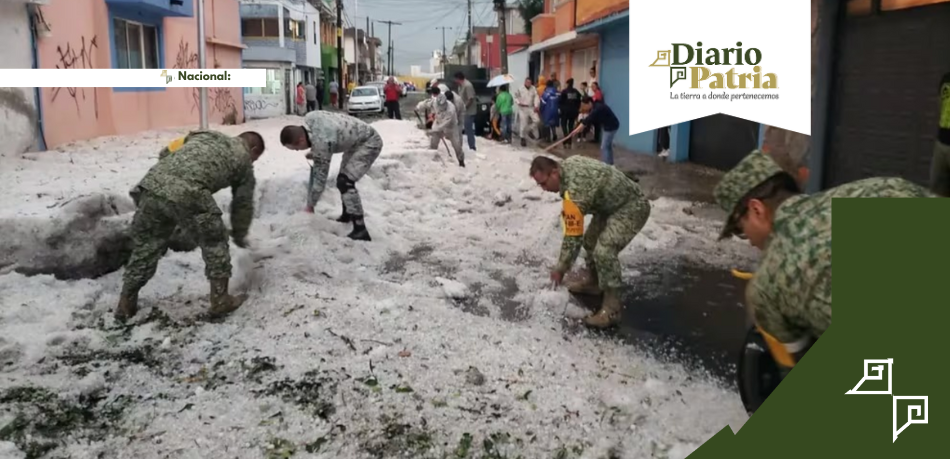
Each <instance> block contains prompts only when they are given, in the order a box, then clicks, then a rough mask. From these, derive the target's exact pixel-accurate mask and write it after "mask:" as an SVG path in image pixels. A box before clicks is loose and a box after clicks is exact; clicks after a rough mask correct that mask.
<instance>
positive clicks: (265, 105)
mask: <svg viewBox="0 0 950 459" xmlns="http://www.w3.org/2000/svg"><path fill="white" fill-rule="evenodd" d="M286 112H287V107H285V106H284V95H283V94H245V95H244V113H245V116H247V119H249V120H253V119H261V118H271V117H274V116H281V115H283V114H284V113H286Z"/></svg>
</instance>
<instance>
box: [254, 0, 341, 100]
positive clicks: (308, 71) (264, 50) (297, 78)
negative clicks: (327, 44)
mask: <svg viewBox="0 0 950 459" xmlns="http://www.w3.org/2000/svg"><path fill="white" fill-rule="evenodd" d="M240 14H241V35H242V39H243V42H244V44H245V45H246V46H247V49H245V50H244V56H243V58H244V67H245V68H256V69H266V70H267V85H266V86H265V87H263V88H245V89H244V94H245V99H246V101H247V105H248V107H247V108H248V114H247V115H248V118H252V119H253V118H267V117H270V116H276V115H279V114H284V113H293V110H294V106H295V102H294V99H295V97H296V94H295V91H294V89H295V87H296V86H297V83H304V84H306V83H316V82H317V80H318V79H319V78H321V76H322V74H323V68H322V65H321V61H322V56H321V54H322V52H321V51H322V50H321V41H320V32H321V28H320V12H319V10H318V9H317V8H316V7H315V6H313V5H312V4H311V3H310V2H306V1H303V0H242V2H241V7H240Z"/></svg>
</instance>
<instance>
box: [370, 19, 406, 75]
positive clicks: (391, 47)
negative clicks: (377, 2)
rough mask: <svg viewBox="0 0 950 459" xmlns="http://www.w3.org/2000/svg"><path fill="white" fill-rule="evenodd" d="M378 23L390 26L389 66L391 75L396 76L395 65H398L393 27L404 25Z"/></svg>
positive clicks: (387, 22) (386, 22)
mask: <svg viewBox="0 0 950 459" xmlns="http://www.w3.org/2000/svg"><path fill="white" fill-rule="evenodd" d="M376 22H378V23H380V24H388V25H389V32H388V34H389V62H388V65H389V75H395V73H396V72H395V71H393V67H394V66H395V64H396V59H395V56H393V26H394V25H402V23H401V22H393V21H376Z"/></svg>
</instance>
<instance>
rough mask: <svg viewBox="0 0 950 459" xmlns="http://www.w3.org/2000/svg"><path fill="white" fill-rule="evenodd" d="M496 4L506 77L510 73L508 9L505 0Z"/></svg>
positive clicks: (502, 72)
mask: <svg viewBox="0 0 950 459" xmlns="http://www.w3.org/2000/svg"><path fill="white" fill-rule="evenodd" d="M494 2H495V11H497V12H498V36H499V37H498V38H499V40H498V41H499V42H500V43H499V46H500V48H501V49H500V52H501V74H502V75H506V74H507V73H508V33H507V32H508V27H507V22H506V16H508V7H507V6H506V5H505V0H494Z"/></svg>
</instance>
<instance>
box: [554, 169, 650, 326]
mask: <svg viewBox="0 0 950 459" xmlns="http://www.w3.org/2000/svg"><path fill="white" fill-rule="evenodd" d="M560 173H561V196H562V198H563V199H564V211H563V214H562V215H563V218H564V240H563V242H562V243H561V254H560V256H559V257H558V263H557V267H556V268H555V270H556V271H559V272H562V273H563V272H567V271H568V270H569V269H570V268H571V266H572V265H573V264H574V261H575V260H576V259H577V255H578V252H580V249H581V247H583V248H584V251H585V252H586V253H587V264H588V268H589V270H590V271H591V283H593V282H594V281H595V280H596V285H597V287H599V290H601V291H603V292H605V294H606V295H605V298H604V305H603V307H602V308H601V311H600V312H598V314H596V315H595V316H593V317H592V318H588V320H587V322H588V325H592V326H598V327H601V326H609V325H612V324H613V323H616V321H617V320H618V319H619V313H620V304H619V298H617V297H616V295H617V294H618V292H617V290H618V289H619V288H620V285H621V268H620V259H619V258H618V257H619V255H620V252H621V251H622V250H623V249H624V248H625V247H626V246H627V244H629V243H630V241H631V240H633V238H634V236H636V235H637V233H639V232H640V230H641V229H642V228H643V225H645V224H646V222H647V219H648V218H649V217H650V202H649V201H648V200H647V199H646V197H645V196H644V194H643V191H641V189H640V186H639V185H637V183H636V182H634V181H633V180H631V179H630V178H629V177H627V176H626V175H625V174H624V173H623V172H620V171H619V170H617V169H616V168H615V167H613V166H610V165H608V164H604V163H603V162H601V161H597V160H595V159H591V158H587V157H583V156H572V157H570V158H567V159H565V160H564V161H561V164H560ZM573 206H576V209H575V208H574V207H573ZM591 214H592V215H593V218H592V220H591V223H590V226H589V227H588V228H587V232H586V234H584V230H583V225H584V220H583V217H582V216H583V215H591ZM578 215H580V217H579V218H578ZM590 287H593V285H591V286H590ZM572 290H577V289H572Z"/></svg>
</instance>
